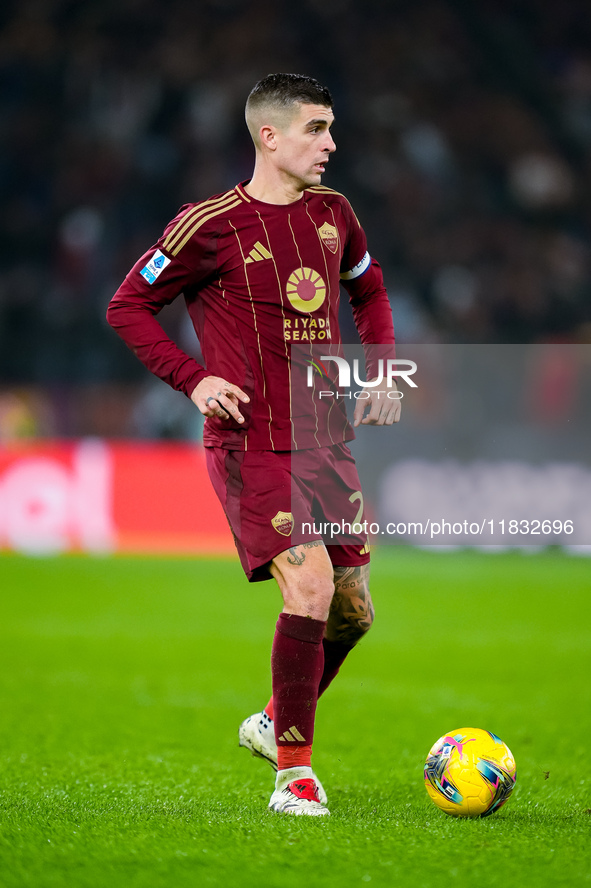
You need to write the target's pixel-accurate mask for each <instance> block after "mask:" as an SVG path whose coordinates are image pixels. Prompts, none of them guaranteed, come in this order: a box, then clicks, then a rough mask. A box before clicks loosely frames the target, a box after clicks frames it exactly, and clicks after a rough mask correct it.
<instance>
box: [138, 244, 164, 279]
mask: <svg viewBox="0 0 591 888" xmlns="http://www.w3.org/2000/svg"><path fill="white" fill-rule="evenodd" d="M169 264H170V259H169V258H168V256H165V255H164V253H163V252H162V251H161V250H156V252H155V253H154V255H153V256H152V258H151V259H149V260H148V262H147V264H146V265H144V267H143V268H142V270H141V271H140V274H141V276H142V277H143V278H145V279H146V280H147V282H148V283H149V284H153V283H154V281H155V280H156V278H157V277H158V275H159V274H162V272H163V271H164V269H165V268H166V266H167V265H169Z"/></svg>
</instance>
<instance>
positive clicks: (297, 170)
mask: <svg viewBox="0 0 591 888" xmlns="http://www.w3.org/2000/svg"><path fill="white" fill-rule="evenodd" d="M333 121H334V114H333V113H332V111H331V109H330V108H326V107H325V106H324V105H301V104H300V105H298V110H297V112H296V113H295V114H294V115H293V117H292V118H291V121H290V123H289V125H288V126H287V127H286V128H285V129H283V130H282V131H281V133H280V134H278V141H277V147H278V150H277V153H276V157H275V160H276V163H277V164H278V166H279V169H280V170H281V172H282V173H283V174H284V175H286V176H287V177H288V178H289V179H291V180H292V181H293V183H294V184H295V185H296V187H297V188H298V190H302V189H303V188H308V187H309V186H310V185H319V184H320V180H321V178H322V173H323V172H324V170H325V167H326V164H327V163H328V158H329V156H330V155H331V154H332V152H333V151H335V150H336V147H337V146H336V145H335V143H334V140H333V138H332V136H331V134H330V127H331V126H332V123H333Z"/></svg>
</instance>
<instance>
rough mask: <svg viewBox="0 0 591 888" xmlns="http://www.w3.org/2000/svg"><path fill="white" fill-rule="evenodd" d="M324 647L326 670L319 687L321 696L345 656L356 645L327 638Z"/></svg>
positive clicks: (323, 643)
mask: <svg viewBox="0 0 591 888" xmlns="http://www.w3.org/2000/svg"><path fill="white" fill-rule="evenodd" d="M322 647H323V648H324V671H323V673H322V678H321V679H320V685H319V687H318V696H319V697H320V695H321V694H323V693H324V692H325V690H326V689H327V687H328V686H329V684H330V683H331V682H332V680H333V678H335V677H336V675H337V673H338V671H339V669H340V668H341V666H342V665H343V662H344V660H345V658H346V657H347V655H348V654H349V653H350V652H351V651H352V650H353V648H354V647H355V645H351V644H343V642H342V641H329V640H328V639H327V638H325V639H323V641H322Z"/></svg>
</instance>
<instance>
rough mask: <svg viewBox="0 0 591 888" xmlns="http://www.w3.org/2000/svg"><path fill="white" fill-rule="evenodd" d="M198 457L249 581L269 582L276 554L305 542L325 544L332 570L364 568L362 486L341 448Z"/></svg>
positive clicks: (213, 450)
mask: <svg viewBox="0 0 591 888" xmlns="http://www.w3.org/2000/svg"><path fill="white" fill-rule="evenodd" d="M205 451H206V460H207V470H208V472H209V477H210V478H211V481H212V484H213V486H214V489H215V492H216V493H217V495H218V497H219V499H220V502H221V503H222V506H223V507H224V511H225V513H226V516H227V518H228V522H229V524H230V527H231V529H232V533H233V534H234V541H235V543H236V548H237V549H238V554H239V556H240V561H241V563H242V567H243V568H244V572H245V573H246V575H247V577H248V579H249V580H250V581H251V582H256V581H258V580H268V579H270V578H271V574H270V573H269V563H270V562H271V561H272V559H273V558H275V556H276V555H279V553H280V552H284V551H285V550H286V549H289V548H291V547H292V546H298V545H300V544H301V543H308V542H310V541H311V540H318V539H323V540H324V542H325V543H326V546H327V551H328V554H329V556H330V559H331V561H332V563H333V564H334V565H335V566H339V567H340V566H343V567H354V566H357V565H360V564H367V562H368V561H369V546H368V545H367V533H364V532H363V529H362V528H361V527H360V525H361V524H363V521H364V518H363V498H362V495H361V484H360V483H359V475H358V474H357V468H356V466H355V461H354V459H353V457H352V456H351V451H350V450H349V448H348V447H347V446H346V444H334V445H333V446H331V447H319V448H316V449H312V450H299V451H294V452H290V451H274V450H253V451H243V450H224V449H223V448H221V447H206V449H205ZM337 526H338V527H337ZM357 530H359V531H360V532H359V533H356V531H357Z"/></svg>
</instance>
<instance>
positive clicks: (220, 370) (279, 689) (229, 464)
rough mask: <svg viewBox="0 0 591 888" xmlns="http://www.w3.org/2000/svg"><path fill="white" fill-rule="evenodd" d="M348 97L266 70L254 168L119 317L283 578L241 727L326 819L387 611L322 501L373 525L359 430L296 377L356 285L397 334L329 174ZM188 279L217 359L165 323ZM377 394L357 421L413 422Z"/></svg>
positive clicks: (260, 569)
mask: <svg viewBox="0 0 591 888" xmlns="http://www.w3.org/2000/svg"><path fill="white" fill-rule="evenodd" d="M332 105H333V103H332V98H331V95H330V93H329V91H328V90H327V89H326V88H324V87H323V86H321V85H320V84H319V83H318V82H317V81H316V80H314V79H312V78H310V77H304V76H300V75H295V74H272V75H269V76H268V77H265V78H264V79H263V80H261V81H260V82H259V83H257V84H256V86H255V87H254V89H253V90H252V92H251V93H250V95H249V97H248V100H247V103H246V123H247V126H248V129H249V131H250V134H251V136H252V139H253V142H254V145H255V152H256V160H255V168H254V173H253V176H252V178H251V179H250V180H249V181H247V182H242V183H241V184H239V185H237V186H236V187H235V188H232V189H231V190H230V191H227V192H226V193H224V194H219V195H216V196H214V197H211V198H209V199H208V200H204V201H201V202H199V203H193V204H186V205H185V206H183V207H182V208H181V209H180V211H179V213H178V215H177V216H176V217H175V218H174V219H173V220H172V222H170V223H169V225H168V226H167V227H166V229H165V231H164V234H163V235H162V237H161V238H160V240H159V241H158V242H157V244H155V245H154V246H153V247H152V248H151V249H150V250H148V252H147V253H146V254H145V255H144V256H143V257H142V258H141V259H140V260H139V261H138V262H137V263H136V264H135V266H134V267H133V268H132V269H131V271H130V272H129V274H128V275H127V277H126V279H125V281H124V283H123V284H122V285H121V287H120V288H119V290H118V291H117V293H116V294H115V296H114V297H113V299H112V301H111V303H110V305H109V309H108V313H107V317H108V320H109V322H110V324H111V325H112V326H113V327H114V328H115V330H116V331H117V332H118V333H119V335H120V336H121V337H122V338H123V339H124V341H125V342H126V343H127V345H128V346H129V347H130V348H131V349H133V351H134V352H135V354H136V355H137V356H138V357H139V359H140V360H141V361H143V363H144V364H145V365H146V367H148V369H149V370H151V371H152V372H153V373H155V374H156V375H157V376H159V377H160V378H161V379H163V380H165V381H166V382H168V383H169V384H170V385H171V386H173V387H174V388H175V389H177V390H178V391H181V392H184V393H185V394H186V395H187V396H188V397H189V398H190V399H191V400H192V401H193V403H194V404H195V405H196V407H197V408H198V409H199V410H200V411H201V413H202V414H203V415H204V416H205V417H206V422H205V431H204V445H205V447H206V459H207V466H208V471H209V474H210V477H211V480H212V483H213V485H214V488H215V490H216V492H217V494H218V496H219V498H220V500H221V502H222V505H223V507H224V510H225V512H226V515H227V517H228V521H229V523H230V526H231V528H232V531H233V533H234V538H235V541H236V547H237V549H238V552H239V555H240V559H241V562H242V565H243V568H244V570H245V572H246V574H247V576H248V579H249V580H250V581H258V580H263V579H270V578H271V577H273V578H274V579H275V580H276V581H277V584H278V585H279V589H280V591H281V595H282V597H283V605H284V606H283V610H282V612H281V613H280V614H279V619H278V621H277V626H276V631H275V636H274V639H273V645H272V654H271V673H272V691H273V693H272V698H271V700H270V701H269V703H268V704H267V706H266V707H265V709H264V710H263V711H262V712H259V713H257V714H256V715H253V716H250V717H249V718H247V719H246V720H245V721H244V722H243V723H242V725H241V726H240V730H239V740H240V745H241V746H245V747H246V748H247V749H249V750H250V751H251V752H252V753H253V755H257V756H260V757H262V758H265V759H267V760H268V761H269V762H270V763H271V764H272V765H273V767H274V768H276V769H277V775H276V781H275V791H274V792H273V794H272V796H271V800H270V803H269V807H270V809H271V810H273V811H276V812H279V813H289V814H306V815H319V816H321V815H326V814H328V813H329V810H328V807H327V798H326V793H325V791H324V789H323V787H322V785H321V783H320V781H319V780H318V778H317V777H316V774H315V773H314V771H313V770H312V762H311V754H312V739H313V734H314V720H315V712H316V704H317V700H318V697H319V695H320V694H322V693H323V692H324V691H325V690H326V688H327V687H328V686H329V685H330V683H331V682H332V680H333V679H334V677H335V676H336V674H337V673H338V671H339V668H340V666H341V664H342V663H343V661H344V660H345V658H346V657H347V655H348V654H349V652H350V651H351V650H352V648H353V647H354V646H355V645H356V644H357V642H358V641H359V640H360V639H361V638H362V637H363V635H364V634H365V633H366V632H367V630H368V629H369V628H370V626H371V623H372V620H373V614H374V612H373V606H372V600H371V596H370V592H369V584H368V583H369V563H368V562H369V549H368V546H367V538H366V536H365V535H364V534H360V535H358V536H356V535H355V534H353V535H352V536H351V537H348V538H347V539H346V540H344V541H343V540H339V541H338V544H335V545H325V542H324V540H323V538H322V535H321V534H320V533H318V532H317V531H316V530H315V527H314V524H313V522H314V518H315V516H317V515H323V516H324V517H326V518H327V519H328V520H329V521H331V520H336V521H340V520H343V521H346V522H352V523H354V522H355V521H360V515H361V512H360V503H361V505H362V502H363V501H362V497H361V492H360V484H359V478H358V475H357V470H356V468H355V464H354V462H353V459H352V457H351V454H350V452H349V450H348V448H347V446H346V443H345V442H346V441H347V440H350V439H351V438H353V437H354V434H353V431H352V429H351V426H350V425H349V423H348V422H347V419H346V414H345V412H344V410H342V409H341V408H340V407H339V406H338V405H335V402H334V401H333V402H332V403H331V404H330V405H329V404H328V403H327V400H330V399H325V400H320V401H319V400H318V399H317V400H315V401H314V402H313V403H312V401H311V400H310V401H308V402H306V404H307V407H306V409H303V408H302V403H303V401H302V398H304V399H305V397H308V398H311V397H312V395H311V393H310V390H307V393H304V394H302V392H303V388H302V386H299V387H298V385H296V380H297V379H300V381H301V376H300V377H298V375H297V370H298V368H297V367H296V363H297V360H296V359H295V358H294V357H293V354H294V353H293V352H292V346H293V345H294V344H296V345H297V347H298V349H299V348H304V349H309V351H308V357H310V358H312V357H313V354H314V353H313V348H314V347H316V346H318V345H321V346H323V350H324V349H327V350H328V349H330V348H334V347H336V346H338V344H339V343H340V335H339V327H338V304H339V287H340V283H341V282H342V283H343V285H344V286H345V288H346V290H347V291H348V293H349V296H350V303H351V306H352V310H353V315H354V319H355V322H356V325H357V329H358V331H359V334H360V338H361V341H362V343H364V345H366V346H370V345H372V344H376V343H380V344H381V343H383V344H385V345H391V344H393V343H394V329H393V325H392V314H391V310H390V304H389V301H388V297H387V294H386V291H385V289H384V285H383V280H382V274H381V270H380V267H379V265H378V264H377V263H376V262H375V261H374V260H373V259H372V258H371V257H370V255H369V253H368V251H367V244H366V239H365V235H364V232H363V229H362V228H361V226H360V224H359V221H358V220H357V217H356V216H355V214H354V212H353V210H352V208H351V206H350V204H349V203H348V201H347V200H346V198H345V197H343V196H342V195H341V194H339V193H337V192H335V191H333V190H331V189H330V188H326V187H324V186H323V185H322V184H321V180H322V174H323V173H324V171H325V168H326V165H327V163H328V162H329V159H330V156H331V154H332V153H333V151H334V150H335V143H334V141H333V138H332V135H331V131H330V130H331V125H332V123H333V119H334V117H333V111H332ZM180 293H183V295H184V299H185V303H186V306H187V310H188V312H189V314H190V317H191V319H192V321H193V324H194V326H195V330H196V332H197V335H198V338H199V342H200V344H201V348H202V351H203V356H204V363H205V366H201V365H199V364H198V363H197V362H196V361H195V360H193V359H192V358H190V357H189V356H188V355H186V354H185V353H184V352H182V351H181V350H180V349H179V348H178V347H177V346H176V344H175V343H173V342H172V341H171V340H170V339H169V337H167V336H166V334H165V333H164V331H163V330H162V327H161V326H160V324H159V323H158V321H157V319H156V315H157V314H158V312H159V311H160V310H161V308H162V307H163V306H164V305H166V304H168V303H170V302H171V301H172V300H173V299H175V298H176V297H177V296H178V295H179V294H180ZM308 363H310V362H308ZM366 391H367V393H368V397H367V399H366V400H365V401H363V400H359V401H357V404H356V410H355V414H354V425H358V424H359V423H361V422H363V423H368V424H374V425H390V424H391V423H393V422H396V421H398V418H399V411H400V402H399V401H397V400H392V399H387V398H385V397H380V389H379V387H378V388H374V389H367V390H366ZM312 394H313V393H312ZM382 394H383V391H382ZM296 459H297V471H293V470H292V466H293V465H295V460H296ZM306 525H307V526H306ZM327 542H328V543H330V540H328V541H327ZM245 606H247V605H246V604H245Z"/></svg>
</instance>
